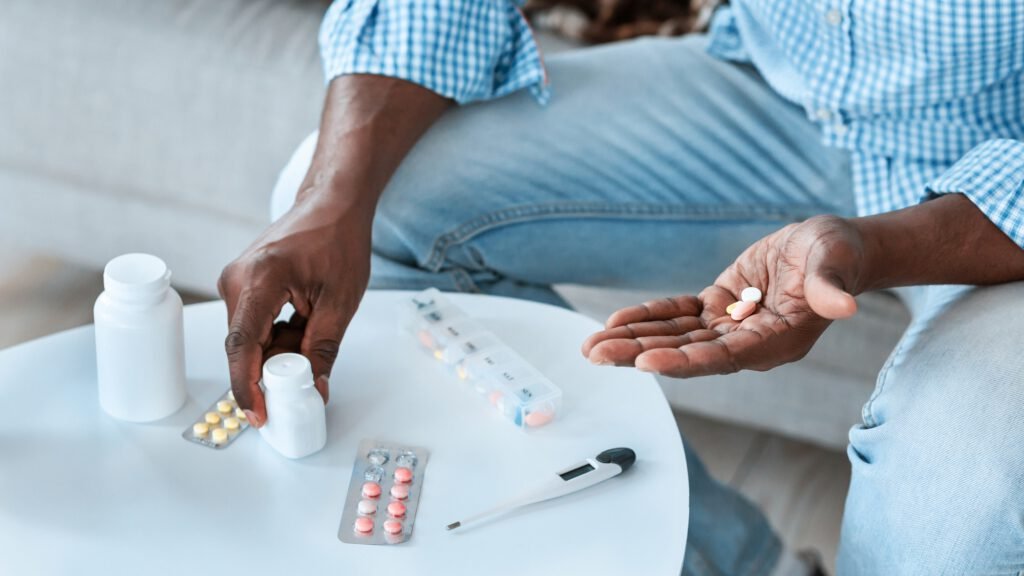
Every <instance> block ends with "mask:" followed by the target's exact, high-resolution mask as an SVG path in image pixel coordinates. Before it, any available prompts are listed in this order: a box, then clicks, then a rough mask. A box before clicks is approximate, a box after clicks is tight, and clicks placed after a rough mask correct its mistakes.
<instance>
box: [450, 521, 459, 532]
mask: <svg viewBox="0 0 1024 576" xmlns="http://www.w3.org/2000/svg"><path fill="white" fill-rule="evenodd" d="M459 526H462V522H452V523H451V524H449V525H448V529H449V530H455V529H456V528H458V527H459Z"/></svg>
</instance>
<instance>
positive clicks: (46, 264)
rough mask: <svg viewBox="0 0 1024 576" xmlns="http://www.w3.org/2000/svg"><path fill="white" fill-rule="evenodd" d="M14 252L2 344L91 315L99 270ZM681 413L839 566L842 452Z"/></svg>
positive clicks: (759, 495) (0, 293) (3, 277)
mask: <svg viewBox="0 0 1024 576" xmlns="http://www.w3.org/2000/svg"><path fill="white" fill-rule="evenodd" d="M10 252H12V251H9V252H8V254H2V253H0V319H2V320H0V348H5V347H7V346H11V345H13V344H17V343H19V342H23V341H25V340H30V339H33V338H37V337H39V336H43V335H46V334H50V333H52V332H57V331H59V330H64V329H67V328H72V327H74V326H80V325H82V324H87V323H90V322H91V321H92V304H93V301H94V300H95V299H96V296H97V295H98V294H99V292H100V291H101V290H102V278H101V274H100V272H99V271H97V270H90V269H84V268H81V267H77V266H73V265H69V264H67V263H64V262H61V261H59V260H56V259H53V258H48V257H41V256H36V257H20V256H12V255H11V254H10ZM184 297H185V299H187V300H191V301H195V300H196V298H195V297H189V296H188V295H184ZM676 420H677V422H678V423H679V427H680V429H681V430H682V432H683V434H684V435H685V436H686V437H687V439H688V440H689V441H690V443H691V444H692V445H693V446H694V448H695V449H696V451H697V453H698V454H700V456H701V457H702V458H703V459H704V461H705V462H706V464H707V466H708V469H709V470H710V471H711V473H712V474H713V475H714V476H715V477H716V478H718V479H719V480H721V481H722V482H725V483H727V484H729V485H730V486H733V487H735V488H737V489H738V490H740V491H741V492H742V493H743V494H745V495H746V496H747V497H749V498H750V499H751V500H753V501H754V502H755V503H757V504H758V505H759V506H760V507H761V508H762V509H763V510H764V511H765V512H766V513H767V515H768V517H769V519H770V520H771V521H772V523H773V525H774V526H775V527H776V529H777V530H778V531H779V533H780V534H781V535H782V537H783V539H784V540H785V541H786V542H787V544H788V545H790V546H791V547H793V548H795V549H799V548H816V549H817V550H818V551H820V552H821V554H822V556H823V557H824V558H825V559H826V564H827V566H828V568H829V572H830V573H834V570H833V559H834V557H835V551H836V545H837V542H838V540H839V523H840V519H841V517H842V509H843V501H844V499H845V497H846V490H847V487H848V486H849V474H850V465H849V462H848V461H847V459H846V456H845V455H844V454H842V453H839V452H832V451H828V450H824V449H822V448H819V447H815V446H811V445H808V444H805V443H802V442H795V441H793V440H789V439H787V438H783V437H781V436H778V435H775V434H768V433H764V432H758V431H755V430H750V429H747V428H742V427H738V426H733V425H729V424H722V423H719V422H715V421H712V420H708V419H706V418H701V417H698V416H694V415H691V414H683V413H678V414H677V415H676Z"/></svg>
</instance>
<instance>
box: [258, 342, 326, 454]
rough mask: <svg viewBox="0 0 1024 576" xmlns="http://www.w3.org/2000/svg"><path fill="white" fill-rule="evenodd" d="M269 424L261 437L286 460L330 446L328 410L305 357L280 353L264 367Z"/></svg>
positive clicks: (264, 390) (262, 429) (262, 430)
mask: <svg viewBox="0 0 1024 576" xmlns="http://www.w3.org/2000/svg"><path fill="white" fill-rule="evenodd" d="M263 392H264V395H265V398H266V402H267V423H266V424H265V425H264V426H263V427H262V428H260V436H262V437H263V439H264V440H266V441H267V444H270V445H271V446H272V447H273V448H274V449H275V450H277V451H278V452H280V453H281V455H282V456H285V457H286V458H302V457H303V456H309V455H310V454H312V453H314V452H318V451H319V450H320V449H321V448H323V447H324V445H325V444H326V443H327V410H326V408H325V407H324V400H323V397H321V396H320V392H318V391H317V389H316V387H315V386H314V382H313V368H312V366H310V363H309V360H308V359H307V358H306V357H305V356H302V355H301V354H292V353H290V352H289V353H285V354H278V355H277V356H274V357H272V358H271V359H270V360H267V362H266V363H265V364H264V365H263Z"/></svg>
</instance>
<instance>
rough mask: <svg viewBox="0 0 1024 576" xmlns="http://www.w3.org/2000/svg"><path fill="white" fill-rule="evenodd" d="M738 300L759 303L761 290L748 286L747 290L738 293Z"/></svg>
mask: <svg viewBox="0 0 1024 576" xmlns="http://www.w3.org/2000/svg"><path fill="white" fill-rule="evenodd" d="M740 300H742V301H744V302H754V303H757V302H760V301H761V290H760V289H758V288H754V287H753V286H750V287H748V288H744V289H743V291H742V292H740Z"/></svg>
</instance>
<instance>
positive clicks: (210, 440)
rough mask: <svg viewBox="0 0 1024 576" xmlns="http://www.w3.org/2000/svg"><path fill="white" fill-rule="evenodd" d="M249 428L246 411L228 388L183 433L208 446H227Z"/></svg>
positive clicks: (197, 442)
mask: <svg viewBox="0 0 1024 576" xmlns="http://www.w3.org/2000/svg"><path fill="white" fill-rule="evenodd" d="M248 428H249V420H248V419H246V417H245V412H242V409H241V408H239V407H238V403H237V402H235V395H234V394H233V393H232V392H231V391H230V390H228V391H227V392H225V393H224V395H223V396H221V397H220V398H218V399H217V401H216V402H214V403H213V404H212V405H211V406H210V408H209V409H207V410H206V412H204V413H203V414H202V415H200V416H199V418H197V419H196V421H195V422H194V423H193V424H192V425H191V426H189V427H188V428H186V429H185V431H184V432H182V433H181V437H182V438H184V439H185V440H188V441H189V442H195V443H196V444H202V445H203V446H206V447H207V448H214V449H217V450H220V449H221V448H227V447H228V446H230V445H231V443H232V442H234V441H235V440H237V439H238V437H239V436H241V435H242V432H245V431H246V430H247V429H248Z"/></svg>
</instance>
